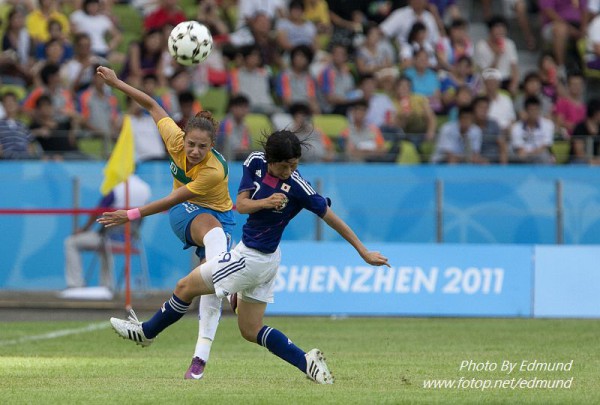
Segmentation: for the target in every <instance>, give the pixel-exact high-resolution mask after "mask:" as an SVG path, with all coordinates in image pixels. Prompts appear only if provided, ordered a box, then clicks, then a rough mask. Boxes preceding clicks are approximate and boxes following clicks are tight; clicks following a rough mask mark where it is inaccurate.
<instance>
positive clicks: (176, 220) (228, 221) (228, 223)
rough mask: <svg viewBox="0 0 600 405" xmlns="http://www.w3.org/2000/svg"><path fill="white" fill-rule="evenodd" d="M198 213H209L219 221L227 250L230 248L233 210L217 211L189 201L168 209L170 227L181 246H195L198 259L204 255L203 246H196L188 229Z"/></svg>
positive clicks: (185, 247) (233, 223)
mask: <svg viewBox="0 0 600 405" xmlns="http://www.w3.org/2000/svg"><path fill="white" fill-rule="evenodd" d="M199 214H210V215H212V216H213V217H215V218H216V219H217V221H219V222H220V223H221V226H222V227H223V231H224V232H225V236H227V250H230V249H231V234H232V233H233V227H234V226H235V220H234V219H233V211H231V210H229V211H225V212H219V211H215V210H211V209H210V208H204V207H201V206H199V205H196V204H192V203H190V202H184V203H181V204H177V205H176V206H174V207H172V208H171V209H170V210H169V221H170V222H171V229H173V232H175V235H177V237H178V238H179V240H181V242H183V248H184V249H187V248H189V247H191V246H196V256H198V257H199V258H200V260H202V259H204V258H205V257H206V253H205V250H204V246H197V245H196V243H194V241H193V239H192V235H191V231H190V228H191V227H190V224H191V223H192V221H193V220H194V218H196V216H198V215H199Z"/></svg>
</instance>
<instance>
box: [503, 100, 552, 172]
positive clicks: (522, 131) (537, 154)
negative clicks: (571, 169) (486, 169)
mask: <svg viewBox="0 0 600 405" xmlns="http://www.w3.org/2000/svg"><path fill="white" fill-rule="evenodd" d="M541 112H542V107H541V102H540V100H539V99H538V98H537V97H529V98H528V99H527V100H525V113H526V114H527V116H526V118H525V119H524V120H521V121H518V122H517V123H515V124H514V125H513V127H512V130H511V134H510V146H511V155H512V160H513V161H514V162H517V163H545V164H552V163H554V156H552V153H551V152H550V147H551V146H552V142H553V138H554V123H553V122H552V121H551V120H549V119H548V118H544V117H542V113H541Z"/></svg>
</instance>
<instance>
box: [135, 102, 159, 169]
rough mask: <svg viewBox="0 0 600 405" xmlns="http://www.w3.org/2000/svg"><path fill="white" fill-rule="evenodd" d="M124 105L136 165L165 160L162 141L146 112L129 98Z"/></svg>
mask: <svg viewBox="0 0 600 405" xmlns="http://www.w3.org/2000/svg"><path fill="white" fill-rule="evenodd" d="M126 104H127V113H126V114H127V115H128V116H129V119H130V120H131V131H132V132H133V136H134V145H135V151H134V152H135V161H136V163H142V162H146V161H149V160H164V159H167V151H166V150H165V146H164V143H163V140H162V138H161V136H160V133H159V132H158V128H157V127H156V124H155V122H154V120H153V119H152V117H151V116H150V114H147V113H145V111H146V110H144V109H143V108H142V107H140V106H139V105H138V103H136V102H135V101H133V100H132V99H131V98H129V97H128V98H127V99H126Z"/></svg>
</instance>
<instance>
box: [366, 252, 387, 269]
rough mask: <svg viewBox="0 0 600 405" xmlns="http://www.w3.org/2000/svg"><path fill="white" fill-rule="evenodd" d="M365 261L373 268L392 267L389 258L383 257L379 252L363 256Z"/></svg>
mask: <svg viewBox="0 0 600 405" xmlns="http://www.w3.org/2000/svg"><path fill="white" fill-rule="evenodd" d="M362 258H363V260H364V261H365V262H367V263H369V264H370V265H371V266H388V267H392V266H390V264H389V263H388V259H387V257H385V256H383V255H382V254H381V253H379V252H367V253H365V254H364V255H363V257H362Z"/></svg>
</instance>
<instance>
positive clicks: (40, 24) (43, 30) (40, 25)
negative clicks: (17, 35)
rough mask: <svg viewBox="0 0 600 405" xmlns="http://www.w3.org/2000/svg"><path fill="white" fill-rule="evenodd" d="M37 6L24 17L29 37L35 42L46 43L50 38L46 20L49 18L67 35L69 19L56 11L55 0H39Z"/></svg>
mask: <svg viewBox="0 0 600 405" xmlns="http://www.w3.org/2000/svg"><path fill="white" fill-rule="evenodd" d="M39 4H40V6H39V8H36V9H34V10H33V11H32V12H30V13H29V14H27V17H26V19H25V26H26V27H27V32H29V36H30V37H31V39H33V40H34V41H35V43H36V44H40V43H46V42H48V40H50V33H49V31H48V22H49V21H50V20H56V21H58V23H59V24H60V25H61V27H62V32H63V33H64V34H65V35H66V36H68V35H69V30H70V27H69V19H68V18H67V16H66V15H64V14H63V13H61V12H60V11H58V9H57V8H56V1H55V0H40V1H39Z"/></svg>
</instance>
